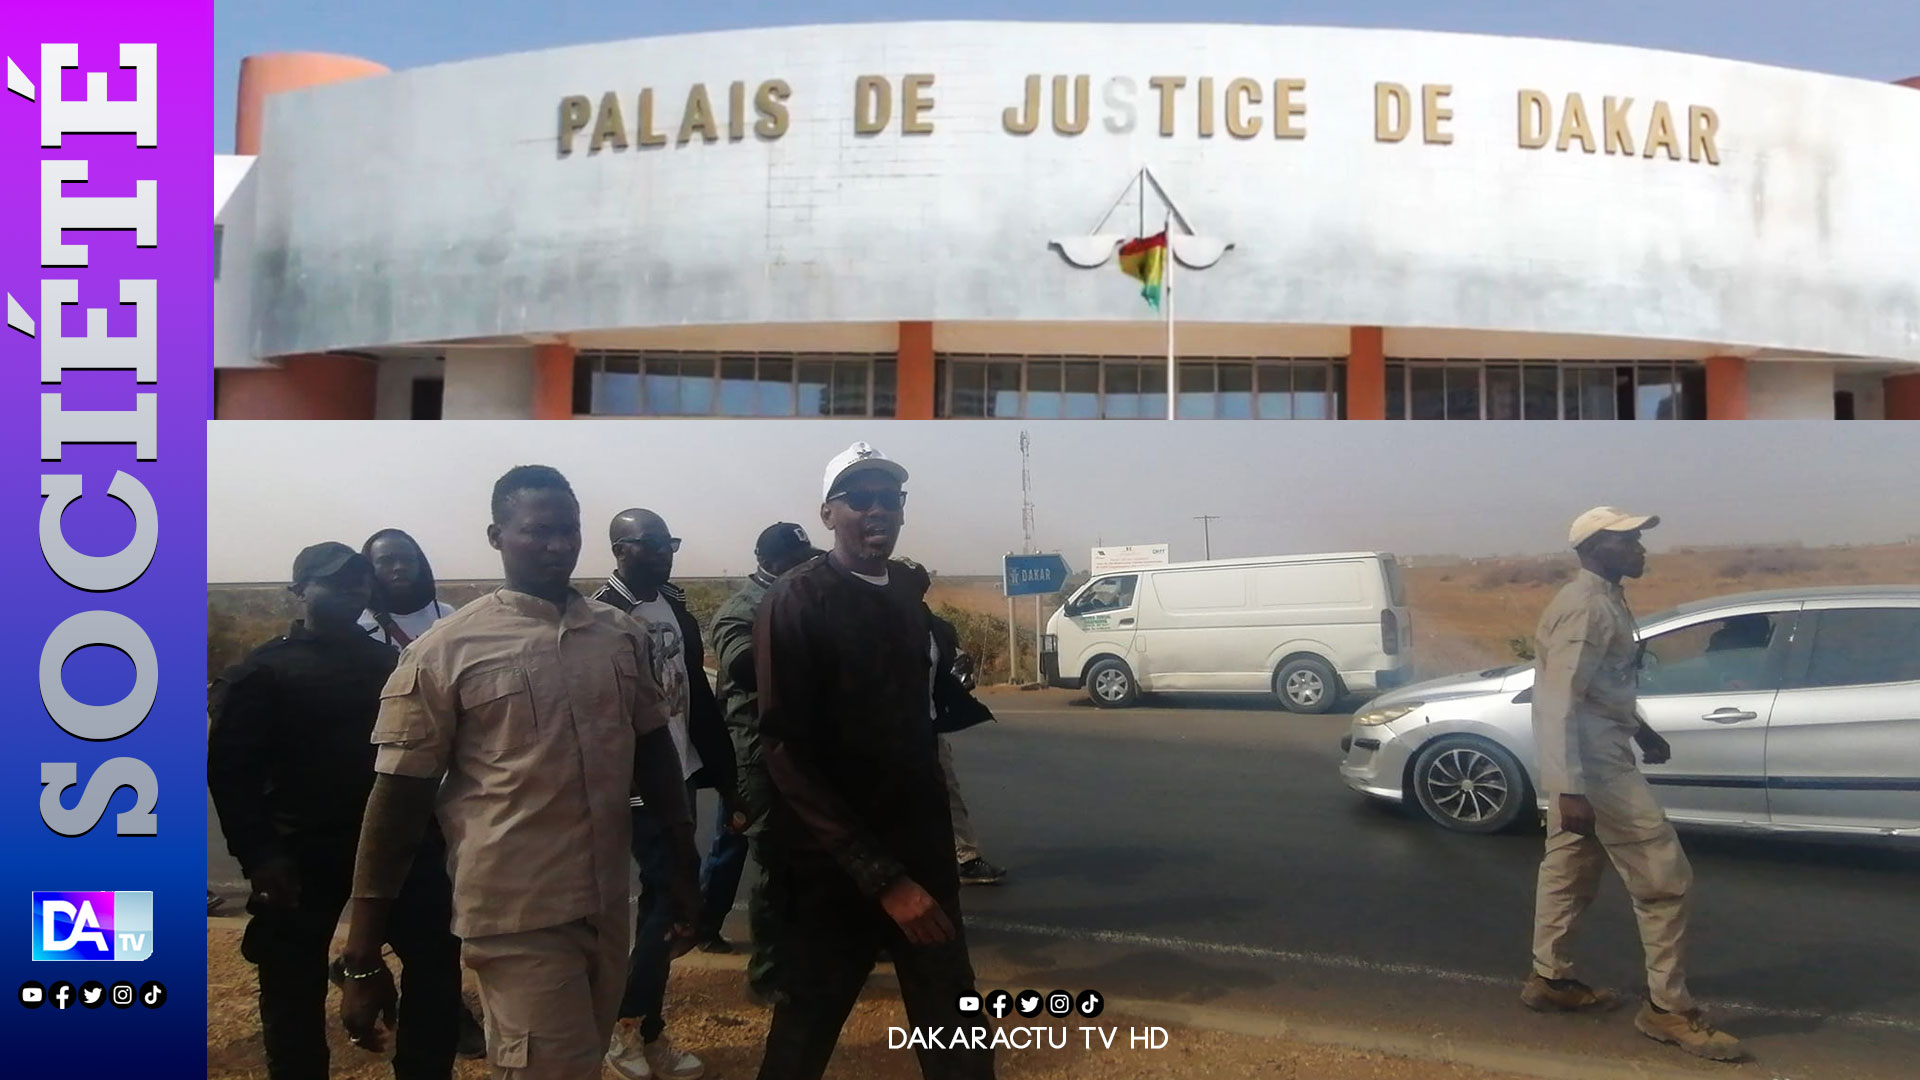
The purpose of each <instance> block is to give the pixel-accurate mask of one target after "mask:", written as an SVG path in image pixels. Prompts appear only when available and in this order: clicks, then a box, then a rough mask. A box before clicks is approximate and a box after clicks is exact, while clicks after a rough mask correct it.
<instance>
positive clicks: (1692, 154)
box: [1687, 105, 1720, 165]
mask: <svg viewBox="0 0 1920 1080" xmlns="http://www.w3.org/2000/svg"><path fill="white" fill-rule="evenodd" d="M1719 130H1720V114H1718V113H1716V112H1714V111H1713V110H1712V109H1709V108H1707V107H1706V106H1705V105H1693V106H1690V107H1688V109H1687V131H1688V137H1687V160H1689V161H1699V160H1700V159H1701V158H1705V159H1706V161H1707V164H1709V165H1718V164H1720V151H1719V149H1718V148H1716V147H1715V146H1714V144H1713V136H1714V133H1715V132H1717V131H1719Z"/></svg>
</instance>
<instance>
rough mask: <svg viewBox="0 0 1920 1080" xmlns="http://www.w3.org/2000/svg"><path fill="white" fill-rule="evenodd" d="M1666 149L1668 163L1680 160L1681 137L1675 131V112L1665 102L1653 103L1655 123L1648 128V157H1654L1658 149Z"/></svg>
mask: <svg viewBox="0 0 1920 1080" xmlns="http://www.w3.org/2000/svg"><path fill="white" fill-rule="evenodd" d="M1663 148H1664V149H1665V150H1666V152H1667V160H1668V161H1679V160H1680V136H1679V134H1678V133H1676V132H1675V131H1674V130H1673V112H1672V111H1671V110H1669V109H1668V108H1667V103H1666V102H1664V101H1656V102H1654V103H1653V123H1652V124H1650V125H1649V126H1648V127H1647V149H1646V156H1647V157H1652V156H1653V152H1654V151H1655V150H1657V149H1663Z"/></svg>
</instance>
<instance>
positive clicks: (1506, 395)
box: [1336, 360, 1706, 420]
mask: <svg viewBox="0 0 1920 1080" xmlns="http://www.w3.org/2000/svg"><path fill="white" fill-rule="evenodd" d="M1386 367H1387V370H1386V376H1387V395H1386V399H1387V400H1386V406H1387V419H1389V420H1616V419H1617V420H1631V419H1641V420H1704V419H1706V371H1705V369H1704V368H1702V367H1700V366H1699V365H1697V364H1686V363H1666V362H1662V363H1646V364H1595V363H1564V364H1563V363H1558V362H1527V361H1518V360H1393V361H1389V362H1388V364H1387V366H1386ZM1344 374H1345V371H1344V369H1340V370H1339V371H1337V372H1336V375H1344Z"/></svg>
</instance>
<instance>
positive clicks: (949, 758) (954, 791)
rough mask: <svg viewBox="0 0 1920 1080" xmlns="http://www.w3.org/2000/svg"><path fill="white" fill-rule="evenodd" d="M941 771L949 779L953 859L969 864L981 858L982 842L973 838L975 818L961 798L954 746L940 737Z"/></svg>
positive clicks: (949, 810)
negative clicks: (954, 761) (954, 764)
mask: <svg viewBox="0 0 1920 1080" xmlns="http://www.w3.org/2000/svg"><path fill="white" fill-rule="evenodd" d="M940 771H941V772H943V773H945V774H946V777H947V812H948V813H949V814H951V815H952V816H953V858H954V861H956V862H963V863H964V862H969V861H971V860H974V859H977V858H979V857H980V842H979V841H978V840H975V839H974V838H973V816H972V815H971V814H968V813H967V800H965V799H963V798H961V797H960V777H959V776H958V775H956V774H955V773H954V771H953V744H952V743H949V742H948V741H947V737H946V736H945V735H942V736H940Z"/></svg>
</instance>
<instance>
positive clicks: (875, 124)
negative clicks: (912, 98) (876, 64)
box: [853, 75, 893, 135]
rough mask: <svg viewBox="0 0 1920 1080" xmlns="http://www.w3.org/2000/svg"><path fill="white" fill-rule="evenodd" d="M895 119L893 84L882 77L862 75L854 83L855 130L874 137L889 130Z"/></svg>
mask: <svg viewBox="0 0 1920 1080" xmlns="http://www.w3.org/2000/svg"><path fill="white" fill-rule="evenodd" d="M891 119H893V84H892V83H890V82H888V81H887V80H886V77H885V76H881V75H862V76H860V77H859V78H858V79H855V80H854V82H853V130H854V132H855V133H856V134H859V135H872V134H875V133H877V132H881V131H885V130H886V129H887V121H889V120H891Z"/></svg>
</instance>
